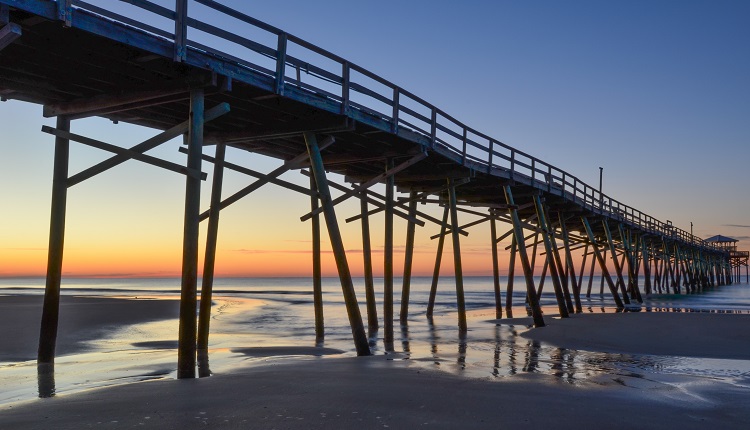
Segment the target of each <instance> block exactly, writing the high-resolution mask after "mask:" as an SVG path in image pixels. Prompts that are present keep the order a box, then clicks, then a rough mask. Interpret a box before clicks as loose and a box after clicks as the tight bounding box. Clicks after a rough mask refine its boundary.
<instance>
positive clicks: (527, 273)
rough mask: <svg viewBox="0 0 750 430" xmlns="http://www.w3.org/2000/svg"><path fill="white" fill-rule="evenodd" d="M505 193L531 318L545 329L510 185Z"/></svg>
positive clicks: (535, 325)
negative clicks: (524, 279)
mask: <svg viewBox="0 0 750 430" xmlns="http://www.w3.org/2000/svg"><path fill="white" fill-rule="evenodd" d="M504 191H505V200H506V202H507V203H508V206H509V208H508V211H509V212H510V216H511V218H512V219H513V236H514V237H515V238H516V244H517V246H518V256H519V257H520V259H521V267H523V275H524V277H525V278H526V294H527V296H528V300H529V307H531V316H532V318H533V319H534V327H544V325H545V324H544V317H542V309H541V308H540V307H539V300H538V299H537V297H536V288H535V287H534V272H533V270H532V268H531V264H530V263H529V256H528V254H527V253H526V242H525V240H524V237H523V228H522V227H521V219H520V218H519V217H518V210H516V209H515V208H516V203H515V201H514V200H513V193H512V191H511V188H510V185H506V186H505V187H504Z"/></svg>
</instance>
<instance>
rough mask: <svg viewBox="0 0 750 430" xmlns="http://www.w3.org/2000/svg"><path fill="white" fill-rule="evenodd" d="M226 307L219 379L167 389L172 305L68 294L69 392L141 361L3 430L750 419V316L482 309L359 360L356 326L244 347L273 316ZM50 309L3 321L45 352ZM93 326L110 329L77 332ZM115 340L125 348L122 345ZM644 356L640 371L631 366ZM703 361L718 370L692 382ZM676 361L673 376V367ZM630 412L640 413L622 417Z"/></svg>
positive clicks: (13, 405) (13, 300)
mask: <svg viewBox="0 0 750 430" xmlns="http://www.w3.org/2000/svg"><path fill="white" fill-rule="evenodd" d="M233 300H236V299H227V302H229V301H233ZM223 301H224V299H223V298H218V297H217V307H221V308H222V310H221V311H218V309H217V312H216V318H218V320H217V321H212V328H215V329H216V330H217V331H216V332H215V334H214V335H213V336H214V337H213V338H212V339H213V341H212V349H211V351H210V356H211V364H212V369H214V368H215V369H214V371H215V373H214V374H213V375H212V376H211V377H208V378H201V379H195V380H176V379H174V378H173V377H170V375H172V374H173V368H174V367H175V365H176V364H175V362H176V353H175V352H174V348H173V347H174V345H173V343H172V342H170V341H169V340H167V339H172V338H174V336H176V331H173V328H172V326H173V325H174V326H175V327H174V328H176V325H175V322H176V320H175V318H176V313H177V312H176V311H177V301H176V300H171V299H164V298H157V299H139V300H133V299H129V298H112V297H74V296H63V303H64V305H63V308H62V309H67V312H66V313H68V314H71V315H74V314H76V312H73V310H75V311H79V312H81V313H82V314H83V313H85V315H78V316H79V317H80V318H78V319H76V320H75V321H69V322H68V323H66V324H67V325H66V326H65V327H66V328H65V330H69V331H70V332H69V333H67V334H66V332H65V331H63V325H62V320H61V332H60V335H61V338H60V339H68V340H72V341H73V344H72V346H71V347H70V348H72V349H71V350H70V351H71V352H70V353H69V354H66V355H64V356H62V357H60V359H59V360H58V362H57V365H56V367H58V369H56V371H57V375H56V377H57V379H58V385H61V384H63V385H64V384H75V383H76V381H77V380H79V379H86V378H90V377H92V376H91V375H90V374H89V373H86V372H93V371H95V370H96V368H97V366H99V367H100V368H101V366H102V365H101V364H97V363H100V361H98V360H115V357H121V358H122V357H127V360H130V361H122V362H115V367H116V369H117V371H118V372H120V373H116V374H113V373H112V371H111V370H107V368H101V369H104V370H101V369H100V371H101V372H103V373H101V374H96V375H94V377H102V378H109V379H106V380H105V381H104V382H103V383H102V384H100V385H94V386H92V387H93V388H91V389H84V390H81V389H80V388H79V391H77V392H72V393H68V392H65V390H63V394H62V395H56V396H55V397H52V398H45V399H30V398H29V397H28V396H27V395H26V394H23V395H19V396H18V397H17V398H20V399H26V400H22V401H10V402H7V403H5V404H1V405H0V427H3V428H6V427H7V428H29V429H34V428H39V429H41V428H50V427H55V428H61V429H65V428H71V429H72V428H81V427H85V426H86V425H92V426H93V425H97V424H99V425H104V424H110V425H111V426H112V427H126V426H139V427H146V428H180V429H182V428H198V427H205V425H206V424H209V425H211V426H214V427H217V428H246V427H247V426H259V427H264V428H265V427H268V428H272V427H282V428H332V427H354V426H362V427H365V428H375V427H378V428H383V427H384V426H390V427H396V428H412V427H419V426H427V427H438V428H456V427H461V426H463V427H467V426H468V427H474V428H497V427H498V426H527V427H537V426H552V425H554V426H556V427H562V428H568V427H572V426H575V427H581V426H583V427H584V428H585V427H586V426H594V425H602V424H603V423H607V424H608V425H609V426H610V427H613V428H632V427H633V426H634V425H638V426H639V427H644V428H658V427H664V426H670V427H674V426H675V425H680V426H682V427H684V428H702V427H704V426H705V425H706V423H707V422H711V423H712V425H719V426H721V427H722V428H743V425H742V423H744V422H747V421H749V420H750V377H748V375H750V351H746V350H747V348H746V345H748V344H750V331H749V330H746V329H745V327H747V326H746V324H747V323H749V322H750V315H746V314H726V313H674V312H639V313H584V314H574V315H572V317H571V318H568V319H558V318H554V317H553V315H551V314H550V315H546V320H547V322H548V326H547V327H544V328H539V329H529V328H528V327H527V326H528V325H530V323H531V322H530V319H529V318H524V317H521V318H515V319H500V320H491V319H488V318H487V316H488V315H489V314H492V313H493V312H492V311H474V312H473V313H472V318H471V319H472V321H471V324H470V331H469V333H468V337H467V339H466V340H461V339H462V338H461V337H460V336H458V334H457V333H456V331H455V329H454V328H453V325H454V321H453V320H454V315H452V314H451V315H443V316H441V317H440V318H443V319H445V320H446V321H448V323H447V324H446V325H438V326H432V325H424V324H423V323H422V322H420V321H421V318H420V319H419V321H418V320H417V319H415V320H414V321H413V322H412V321H411V320H410V326H409V333H408V336H407V337H405V338H404V337H402V338H401V343H399V339H398V338H397V339H396V346H397V348H400V350H396V351H394V352H389V353H385V352H384V351H383V350H379V349H378V348H377V347H376V348H375V350H376V354H377V355H375V356H373V357H360V358H356V357H351V351H350V350H351V349H353V347H352V346H351V345H350V337H348V336H350V334H349V335H346V331H347V330H341V331H340V332H335V333H334V335H333V336H330V337H329V338H326V344H325V345H322V346H313V345H314V343H313V342H312V339H310V341H309V342H308V341H307V340H304V339H303V340H302V341H300V339H301V337H302V338H306V335H305V336H301V337H300V336H297V337H294V336H292V337H285V336H284V335H283V334H280V335H279V336H278V338H277V339H275V340H267V339H266V337H263V336H264V335H263V334H260V335H258V336H260V337H242V336H243V333H242V332H243V331H246V330H248V329H252V327H253V326H252V325H246V322H247V321H251V319H249V318H251V317H254V316H257V315H256V314H264V312H268V311H269V310H270V311H273V310H274V309H273V308H270V309H269V308H263V309H260V307H259V306H258V304H259V303H258V302H254V303H251V304H250V305H249V306H246V304H240V305H235V306H234V307H232V306H230V305H231V303H223ZM24 303H25V305H24ZM40 306H41V298H40V297H33V296H0V311H2V310H3V309H5V308H8V309H9V311H8V312H7V313H6V314H5V316H0V324H8V321H9V318H10V320H12V321H15V322H16V323H19V322H20V321H22V320H25V321H27V322H30V323H27V324H26V325H27V326H31V327H26V330H27V331H28V332H30V333H32V334H33V335H34V341H35V340H36V328H37V324H38V321H37V318H38V315H37V314H38V312H37V311H39V310H40V309H41V307H40ZM30 309H31V310H30ZM134 309H138V312H133V310H134ZM32 310H33V311H32ZM141 311H142V312H141ZM256 311H258V312H256ZM0 315H2V314H0ZM62 315H64V314H63V313H62V311H61V316H62ZM264 315H265V314H264ZM3 318H5V319H3ZM246 320H247V321H246ZM238 321H239V322H238ZM264 321H265V320H264ZM272 321H273V320H271V321H269V322H268V323H269V324H274V323H273V322H272ZM230 323H231V324H230ZM89 324H95V325H96V326H98V327H99V328H98V329H97V330H82V328H83V327H84V326H86V325H89ZM165 324H167V325H165ZM238 324H239V325H238ZM247 324H251V323H247ZM0 327H4V326H3V325H0ZM282 328H283V326H282ZM151 329H159V330H157V331H159V332H160V333H166V334H165V336H168V337H167V338H165V339H159V338H158V337H157V338H155V339H153V340H149V339H148V338H147V337H145V333H146V332H147V331H148V330H151ZM397 331H398V330H397ZM342 333H343V334H342ZM20 334H21V332H19V335H18V336H16V337H20ZM380 335H381V336H382V333H381V334H380ZM63 336H67V337H63ZM97 336H98V337H97ZM107 336H115V340H107V339H108V338H107ZM117 336H125V337H123V340H122V341H120V343H117V342H116V338H117ZM402 336H403V332H402ZM133 339H139V342H140V345H139V344H138V342H133ZM258 340H260V341H258ZM264 342H265V343H264ZM14 345H15V346H14ZM12 346H13V347H19V348H20V347H22V346H23V345H20V344H18V343H13V342H10V343H7V344H6V345H5V346H3V348H2V353H3V354H5V356H11V355H13V354H16V353H18V352H15V353H14V352H13V351H11V350H10V347H12ZM144 346H145V347H147V348H144ZM34 347H35V343H34ZM743 347H744V348H743ZM26 348H27V347H26ZM107 348H109V349H107ZM149 348H150V349H149ZM27 350H28V348H27ZM27 350H26V351H27ZM32 352H35V349H34V350H33V351H32ZM103 352H106V354H102V353H103ZM342 352H343V353H342ZM24 354H26V355H28V351H27V352H25V353H24ZM118 354H119V355H118ZM644 354H647V355H648V357H646V358H645V359H644V361H645V362H646V363H645V365H641V366H638V365H635V367H633V366H634V364H633V363H634V362H637V361H638V360H639V359H643V355H644ZM493 356H494V364H493V363H492V361H493ZM681 357H709V358H710V359H708V360H705V359H702V358H694V359H691V360H687V361H685V360H682V358H681ZM33 358H35V357H32V359H33ZM86 360H89V361H86ZM660 360H661V361H660ZM712 360H713V361H712ZM717 360H718V361H717ZM675 362H676V363H677V365H676V366H675V364H674V363H675ZM704 362H705V363H707V364H705V366H708V367H709V368H710V366H715V367H716V366H718V367H720V368H721V369H723V370H722V371H721V372H714V373H707V374H702V373H701V372H700V371H698V372H697V373H696V372H693V373H691V371H689V368H690V366H698V367H699V368H700V366H703V365H704ZM83 363H92V365H91V368H90V369H89V368H87V366H89V365H88V364H83ZM665 363H666V365H667V366H669V365H672V366H675V369H674V370H668V369H663V368H662V366H664V365H665ZM27 364H29V363H27ZM727 366H729V367H727ZM731 366H734V367H731ZM17 367H19V366H13V365H11V367H7V366H6V367H5V368H3V367H2V366H0V372H1V371H5V372H14V371H20V370H21V369H20V368H19V369H17ZM20 367H24V366H20ZM26 367H27V368H28V369H26V370H28V371H29V372H30V373H27V374H26V376H25V377H26V378H28V379H29V381H26V382H24V383H25V384H27V385H29V384H31V385H32V387H33V388H36V384H37V383H39V384H40V385H39V388H40V390H41V384H42V382H43V381H42V380H41V379H40V380H39V381H36V374H35V371H36V368H35V366H31V365H30V364H29V365H28V366H26ZM491 369H492V370H493V373H490V370H491ZM685 369H687V370H685ZM32 370H33V372H31V371H32ZM498 371H505V372H506V373H502V372H498ZM496 372H497V373H496ZM136 374H137V375H136ZM97 375H98V376H97ZM134 375H135V376H134ZM138 375H140V376H138ZM31 378H33V380H31ZM128 378H130V379H128ZM149 379H156V380H149ZM143 381H145V382H143ZM53 386H54V380H53ZM4 387H5V386H4ZM4 389H5V390H7V389H11V391H12V387H11V388H4ZM19 392H20V391H19ZM27 392H28V391H27ZM40 393H41V391H40ZM574 405H582V407H581V408H576V407H574ZM583 405H585V406H583ZM540 411H543V412H544V413H542V414H540V413H539V412H540ZM622 411H637V412H636V413H634V414H628V415H627V416H628V418H627V419H624V420H623V419H621V417H622Z"/></svg>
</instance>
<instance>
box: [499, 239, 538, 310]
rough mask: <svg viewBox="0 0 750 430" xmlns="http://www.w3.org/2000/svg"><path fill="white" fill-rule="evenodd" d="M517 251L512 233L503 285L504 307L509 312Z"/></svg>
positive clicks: (511, 302)
mask: <svg viewBox="0 0 750 430" xmlns="http://www.w3.org/2000/svg"><path fill="white" fill-rule="evenodd" d="M517 252H518V244H517V242H516V235H515V234H514V235H513V236H512V237H511V239H510V259H509V260H508V284H507V285H506V286H505V309H506V310H507V311H508V312H511V308H512V307H513V284H514V283H515V276H516V253H517ZM532 266H533V265H532Z"/></svg>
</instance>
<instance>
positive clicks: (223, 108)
mask: <svg viewBox="0 0 750 430" xmlns="http://www.w3.org/2000/svg"><path fill="white" fill-rule="evenodd" d="M227 112H229V104H227V103H221V104H218V105H216V106H214V107H213V108H211V109H209V110H207V111H206V112H205V116H204V122H208V121H211V120H213V119H216V118H218V117H220V116H222V115H224V114H225V113H227ZM189 127H190V123H189V121H185V122H182V123H180V124H178V125H176V126H174V127H172V128H170V129H169V130H165V131H163V132H161V133H159V134H157V135H156V136H154V137H152V138H150V139H146V140H144V141H143V142H141V143H139V144H138V145H135V146H133V147H130V148H129V149H128V150H129V151H133V152H138V153H140V154H143V153H144V152H146V151H149V150H151V149H154V148H156V147H157V146H159V145H161V144H162V143H164V142H167V141H169V140H172V139H174V138H175V137H178V136H181V135H183V134H185V133H186V132H187V131H188V128H189ZM58 128H59V127H58ZM130 158H131V157H130V156H129V155H128V154H118V155H115V156H114V157H110V158H108V159H106V160H104V161H102V162H101V163H98V164H96V165H94V166H92V167H89V168H88V169H86V170H84V171H82V172H80V173H77V174H75V175H73V176H71V177H70V178H68V187H72V186H73V185H76V184H79V183H81V182H83V181H85V180H86V179H89V178H92V177H94V176H96V175H98V174H99V173H102V172H105V171H107V170H109V169H111V168H113V167H115V166H118V165H120V164H122V163H124V162H126V161H128V160H130ZM206 216H208V214H206Z"/></svg>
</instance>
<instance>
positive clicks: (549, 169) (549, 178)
mask: <svg viewBox="0 0 750 430" xmlns="http://www.w3.org/2000/svg"><path fill="white" fill-rule="evenodd" d="M547 192H548V193H551V192H552V166H550V165H547Z"/></svg>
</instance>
